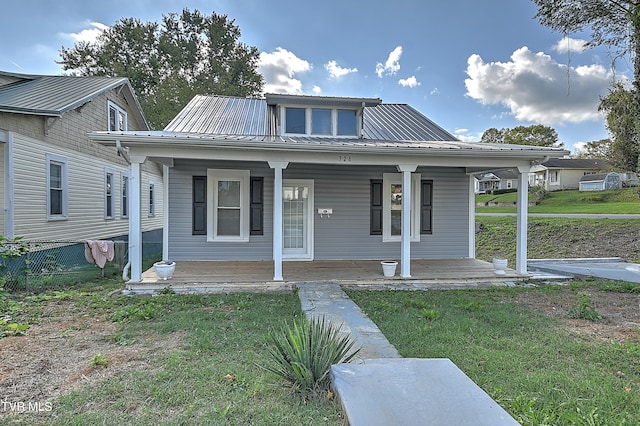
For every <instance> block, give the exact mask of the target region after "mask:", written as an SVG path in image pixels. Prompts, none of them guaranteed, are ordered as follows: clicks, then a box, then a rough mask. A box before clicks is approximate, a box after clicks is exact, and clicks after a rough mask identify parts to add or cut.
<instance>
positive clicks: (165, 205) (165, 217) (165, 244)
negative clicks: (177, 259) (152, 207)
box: [162, 164, 169, 260]
mask: <svg viewBox="0 0 640 426" xmlns="http://www.w3.org/2000/svg"><path fill="white" fill-rule="evenodd" d="M162 259H163V260H167V259H169V166H167V165H166V164H163V165H162Z"/></svg>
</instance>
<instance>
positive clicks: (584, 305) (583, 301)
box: [569, 293, 603, 321]
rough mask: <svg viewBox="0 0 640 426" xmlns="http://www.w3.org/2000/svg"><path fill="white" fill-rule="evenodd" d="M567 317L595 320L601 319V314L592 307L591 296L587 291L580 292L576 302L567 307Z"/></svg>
mask: <svg viewBox="0 0 640 426" xmlns="http://www.w3.org/2000/svg"><path fill="white" fill-rule="evenodd" d="M569 318H573V319H586V320H589V321H597V320H601V319H603V316H602V315H600V313H598V311H596V308H594V306H593V302H592V301H591V297H589V295H588V294H587V293H580V294H578V302H577V303H576V304H575V305H573V306H572V307H571V308H569Z"/></svg>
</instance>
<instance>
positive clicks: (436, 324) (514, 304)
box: [349, 285, 640, 425]
mask: <svg viewBox="0 0 640 426" xmlns="http://www.w3.org/2000/svg"><path fill="white" fill-rule="evenodd" d="M626 289H627V290H629V289H633V290H631V291H636V292H637V291H638V290H640V287H639V286H637V285H636V286H630V287H627V288H626ZM585 294H587V296H586V298H587V299H588V301H591V299H593V300H596V301H597V302H599V303H601V304H598V303H596V309H597V310H599V311H600V312H601V313H604V316H605V319H603V320H599V321H596V322H592V321H589V320H586V319H580V318H578V319H569V318H568V312H569V311H570V310H571V308H572V307H573V306H575V305H576V304H578V306H579V303H580V301H584V300H583V299H582V298H583V297H584V295H585ZM349 296H350V297H351V298H352V299H353V300H354V301H355V302H356V303H357V304H358V305H359V306H360V307H361V308H362V309H363V310H364V311H365V312H366V313H367V314H368V315H369V317H370V318H371V319H373V321H374V322H375V323H376V324H377V325H378V327H379V328H380V329H381V330H382V332H383V333H384V335H385V336H386V337H387V338H388V339H389V341H390V342H391V343H392V344H393V345H394V346H395V347H396V348H397V349H398V351H399V352H400V353H401V355H402V356H404V357H418V358H449V359H451V360H452V361H453V362H454V363H455V364H456V365H457V366H458V367H460V368H461V369H462V370H463V371H464V372H465V373H466V374H467V375H468V376H469V377H470V378H471V379H472V380H473V381H474V382H476V383H477V384H478V385H479V386H480V387H481V388H483V389H484V390H485V391H486V392H487V393H489V394H490V395H491V396H492V397H493V398H494V399H496V400H497V401H498V402H499V403H500V404H501V405H502V406H503V407H504V408H505V409H506V410H507V411H508V412H509V413H510V414H511V415H512V416H514V418H516V420H518V421H519V422H520V423H522V424H524V425H632V424H634V425H635V424H640V329H639V328H638V325H639V324H640V323H639V322H638V314H637V306H638V303H639V302H640V295H639V294H638V293H631V294H627V293H615V292H613V293H612V292H602V291H601V290H599V289H598V288H597V287H596V286H595V285H594V286H588V287H582V286H575V287H572V288H568V287H562V288H561V287H558V286H550V287H544V288H537V289H522V288H518V289H515V288H511V289H493V290H449V291H426V292H364V291H351V292H349ZM605 301H606V302H605ZM625 303H626V305H627V308H628V309H629V312H631V313H632V315H634V314H633V312H634V311H635V312H636V314H635V318H632V321H635V326H634V325H633V323H632V324H629V323H627V326H626V327H624V326H620V327H619V326H617V325H616V324H618V323H619V322H620V321H621V320H620V318H617V319H616V318H614V315H616V314H615V313H614V311H615V310H616V309H618V310H619V309H621V306H622V305H624V304H625ZM606 309H610V310H611V312H612V313H611V314H609V311H607V310H606ZM623 331H624V334H623Z"/></svg>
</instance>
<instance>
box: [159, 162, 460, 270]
mask: <svg viewBox="0 0 640 426" xmlns="http://www.w3.org/2000/svg"><path fill="white" fill-rule="evenodd" d="M207 168H229V169H236V170H250V171H251V176H263V177H264V179H265V180H264V186H265V193H264V200H265V204H264V235H263V236H251V237H250V241H249V242H248V243H212V242H207V241H206V236H205V235H195V236H194V235H191V220H192V219H191V214H192V212H191V209H192V187H191V185H192V176H194V175H200V176H204V175H206V170H207ZM395 172H397V171H396V169H395V168H394V167H385V168H382V167H369V166H324V165H303V164H291V165H289V167H288V168H287V169H285V170H284V171H283V178H284V179H313V180H314V193H315V200H314V201H315V205H314V206H312V209H313V211H314V212H315V211H317V209H318V208H332V209H333V215H332V216H331V218H326V217H325V218H323V219H321V218H320V217H319V216H318V215H317V214H316V215H315V218H314V226H315V231H314V232H315V234H314V235H315V250H314V252H315V256H314V258H315V259H318V260H323V259H324V260H332V259H333V260H340V259H397V258H399V257H400V243H399V242H384V243H383V242H382V236H380V235H369V227H370V224H369V216H370V180H371V179H382V174H383V173H395ZM417 172H418V173H420V174H421V177H422V179H430V180H433V201H434V202H433V234H429V235H421V239H420V242H415V243H411V255H412V257H413V258H457V257H466V256H467V255H468V248H469V242H468V238H469V233H468V220H469V219H468V211H469V207H468V203H469V198H468V182H469V179H468V176H467V175H466V174H465V173H464V172H463V171H462V170H461V169H454V168H419V169H418V170H417ZM169 197H170V205H169V209H170V210H169V221H170V223H169V256H170V257H171V259H175V260H231V259H245V260H271V259H272V245H271V244H272V243H271V241H272V239H271V237H272V221H273V218H272V212H273V202H272V200H273V170H271V169H269V167H268V166H267V164H266V163H237V162H204V161H190V162H186V161H176V164H175V167H173V168H172V169H171V170H170V179H169Z"/></svg>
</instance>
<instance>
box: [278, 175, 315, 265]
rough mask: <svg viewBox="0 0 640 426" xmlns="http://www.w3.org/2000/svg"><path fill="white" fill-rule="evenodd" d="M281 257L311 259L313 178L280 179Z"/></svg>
mask: <svg viewBox="0 0 640 426" xmlns="http://www.w3.org/2000/svg"><path fill="white" fill-rule="evenodd" d="M282 233H283V235H282V257H283V258H285V259H305V260H311V259H313V180H306V179H305V180H292V179H284V180H283V181H282Z"/></svg>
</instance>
